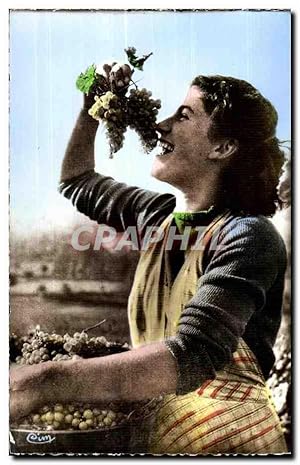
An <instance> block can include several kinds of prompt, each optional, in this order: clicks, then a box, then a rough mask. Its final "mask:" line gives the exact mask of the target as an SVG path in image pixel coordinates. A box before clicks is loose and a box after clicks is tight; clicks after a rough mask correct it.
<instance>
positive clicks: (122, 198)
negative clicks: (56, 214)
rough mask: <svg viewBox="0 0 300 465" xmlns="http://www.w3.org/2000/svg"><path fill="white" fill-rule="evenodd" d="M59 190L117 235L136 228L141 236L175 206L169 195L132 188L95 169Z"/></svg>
mask: <svg viewBox="0 0 300 465" xmlns="http://www.w3.org/2000/svg"><path fill="white" fill-rule="evenodd" d="M58 190H59V192H60V193H62V194H63V195H64V196H65V197H66V198H67V199H70V200H71V201H72V203H73V205H75V207H76V208H77V210H78V211H79V212H80V213H84V214H85V215H87V216H88V217H89V218H90V219H92V220H95V221H97V222H98V223H99V224H107V225H109V226H111V227H113V228H115V229H116V230H117V231H118V232H121V231H124V230H125V229H126V228H127V227H128V226H137V227H138V229H139V231H140V233H141V234H143V231H145V229H146V228H147V226H153V225H159V224H160V223H161V222H162V221H163V220H164V218H165V217H166V216H168V215H169V214H170V213H171V212H172V211H173V210H174V208H175V204H176V199H175V197H174V196H173V195H171V194H159V193H157V192H152V191H148V190H145V189H140V188H138V187H131V186H128V185H126V184H124V183H120V182H117V181H115V180H114V179H113V178H111V177H108V176H103V175H101V174H98V173H95V171H94V170H91V171H87V172H85V173H83V174H82V175H80V176H77V177H75V178H72V179H70V180H68V181H65V182H62V183H61V184H60V185H59V188H58Z"/></svg>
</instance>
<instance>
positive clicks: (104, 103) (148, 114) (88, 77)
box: [76, 47, 161, 158]
mask: <svg viewBox="0 0 300 465" xmlns="http://www.w3.org/2000/svg"><path fill="white" fill-rule="evenodd" d="M125 51H126V54H127V57H128V60H129V63H130V64H131V65H132V66H133V67H131V66H130V65H129V64H127V63H124V64H119V63H116V62H113V63H111V64H108V63H104V64H103V65H98V66H96V65H94V64H93V65H91V66H90V67H89V68H88V69H87V70H86V71H85V73H81V74H80V76H79V77H78V79H77V81H76V85H77V88H78V89H79V90H81V91H82V92H84V93H85V94H87V95H89V94H91V95H93V96H94V100H95V102H94V104H93V105H92V106H91V108H90V109H89V110H88V113H89V114H90V115H91V116H92V117H93V118H94V119H96V120H98V121H102V122H103V123H104V124H105V126H106V134H107V138H108V142H109V148H110V157H111V158H112V157H113V154H114V153H116V152H118V151H119V150H120V149H121V148H122V146H123V143H124V140H125V133H126V130H127V128H128V127H129V128H130V129H133V130H135V131H136V132H137V134H138V135H139V137H140V140H141V143H142V147H143V149H144V150H145V152H146V153H149V152H150V151H151V150H153V149H154V147H155V146H156V144H157V132H156V119H157V114H158V111H159V109H160V108H161V101H160V100H158V99H153V98H152V93H151V92H150V91H149V90H147V89H145V88H143V89H139V88H138V86H137V85H136V83H135V82H134V81H133V80H132V75H133V73H134V70H135V68H136V69H139V70H142V69H143V64H144V62H145V61H146V60H147V59H148V58H149V56H150V55H151V54H149V55H144V56H143V57H142V58H137V57H136V50H135V48H134V47H129V48H128V49H127V50H125ZM130 87H131V88H130ZM129 88H130V89H129Z"/></svg>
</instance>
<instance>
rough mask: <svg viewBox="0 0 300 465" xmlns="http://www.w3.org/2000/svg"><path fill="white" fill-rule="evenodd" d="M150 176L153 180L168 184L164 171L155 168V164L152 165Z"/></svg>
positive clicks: (162, 168) (158, 167)
mask: <svg viewBox="0 0 300 465" xmlns="http://www.w3.org/2000/svg"><path fill="white" fill-rule="evenodd" d="M150 174H151V176H152V177H153V178H155V179H158V181H164V182H168V179H167V178H168V176H167V173H166V169H164V167H161V166H156V163H154V164H153V166H152V169H151V173H150Z"/></svg>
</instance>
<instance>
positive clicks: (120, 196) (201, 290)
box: [59, 171, 286, 394]
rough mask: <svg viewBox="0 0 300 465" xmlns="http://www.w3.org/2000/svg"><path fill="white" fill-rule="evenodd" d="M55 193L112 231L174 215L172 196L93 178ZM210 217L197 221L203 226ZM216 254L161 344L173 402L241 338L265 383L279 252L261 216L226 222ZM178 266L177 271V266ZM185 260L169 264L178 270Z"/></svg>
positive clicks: (278, 299) (281, 271) (279, 285)
mask: <svg viewBox="0 0 300 465" xmlns="http://www.w3.org/2000/svg"><path fill="white" fill-rule="evenodd" d="M59 191H60V192H61V193H63V195H64V196H65V197H67V198H68V199H71V200H72V202H73V204H74V205H75V206H76V208H77V209H78V210H79V211H80V212H82V213H84V214H85V215H87V216H88V217H89V218H91V219H92V220H95V221H97V222H98V223H99V224H108V225H110V226H111V227H114V228H115V229H116V230H117V231H124V230H125V229H126V228H127V227H128V226H137V227H138V230H139V232H140V235H141V236H143V234H144V232H145V230H146V228H147V226H158V225H160V224H161V223H162V221H163V220H164V219H165V218H166V216H167V215H169V214H170V213H172V212H173V210H174V208H175V205H176V200H175V197H174V196H173V195H171V194H158V193H156V192H151V191H148V190H144V189H140V188H137V187H129V186H127V185H126V184H123V183H118V182H116V181H115V180H114V179H112V178H110V177H106V176H102V175H100V174H97V173H95V172H94V171H88V172H86V173H84V174H82V175H80V176H78V177H76V178H73V179H70V180H68V181H66V182H63V183H61V184H60V186H59ZM214 215H215V212H214V211H213V210H209V211H208V212H203V215H201V214H200V215H199V214H197V224H198V225H199V226H201V225H207V224H208V223H209V222H210V221H211V220H212V219H213V217H214ZM218 245H219V247H218V248H217V249H216V250H215V249H212V250H208V251H207V253H206V255H205V260H204V262H203V275H202V277H201V278H200V279H199V286H198V290H197V292H196V293H195V295H194V296H193V298H192V299H191V300H190V301H189V302H188V303H187V305H186V306H185V308H184V310H183V312H182V314H181V318H180V321H179V324H178V331H177V334H176V336H175V337H172V338H169V339H168V340H166V341H165V343H166V345H167V347H168V349H169V350H170V351H171V353H172V354H173V356H174V357H175V358H176V362H177V368H178V388H177V394H184V393H186V392H189V391H191V390H193V389H196V388H197V387H198V386H199V385H200V384H201V382H203V381H204V380H205V379H211V378H212V377H214V376H215V372H216V371H217V370H220V369H222V368H223V367H224V366H225V365H226V364H227V363H229V362H230V360H231V357H232V353H233V352H234V351H235V349H236V347H237V343H238V339H239V338H240V337H242V338H243V339H244V340H245V342H246V343H247V344H248V346H249V347H250V349H251V350H252V351H253V352H254V354H255V355H256V357H257V359H258V362H259V364H260V366H261V369H262V372H263V374H264V376H265V378H267V377H268V374H269V372H270V369H271V367H272V365H273V363H274V354H273V349H272V347H273V345H274V342H275V338H276V335H277V332H278V329H279V326H280V321H281V307H282V295H283V288H284V275H285V269H286V250H285V245H284V242H283V240H282V238H281V236H280V235H279V234H278V232H277V231H276V229H275V227H274V226H273V224H272V223H271V222H270V221H269V220H268V219H267V218H266V217H264V216H262V215H259V216H250V215H233V214H232V215H230V216H229V218H228V219H227V220H226V221H225V223H224V224H223V225H222V228H221V231H220V234H219V237H218ZM178 260H179V265H178ZM180 260H184V256H181V257H180V254H179V256H178V255H177V256H176V266H175V265H174V267H175V268H177V269H178V268H179V267H180Z"/></svg>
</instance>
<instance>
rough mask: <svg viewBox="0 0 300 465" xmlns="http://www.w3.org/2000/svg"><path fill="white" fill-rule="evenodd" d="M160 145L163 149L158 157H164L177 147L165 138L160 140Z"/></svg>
mask: <svg viewBox="0 0 300 465" xmlns="http://www.w3.org/2000/svg"><path fill="white" fill-rule="evenodd" d="M159 145H160V147H161V148H162V151H161V152H160V153H159V154H158V155H157V156H158V157H163V156H165V155H168V154H170V153H172V152H173V150H174V148H175V147H174V145H173V144H171V143H170V142H167V141H166V140H163V139H160V140H159Z"/></svg>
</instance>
